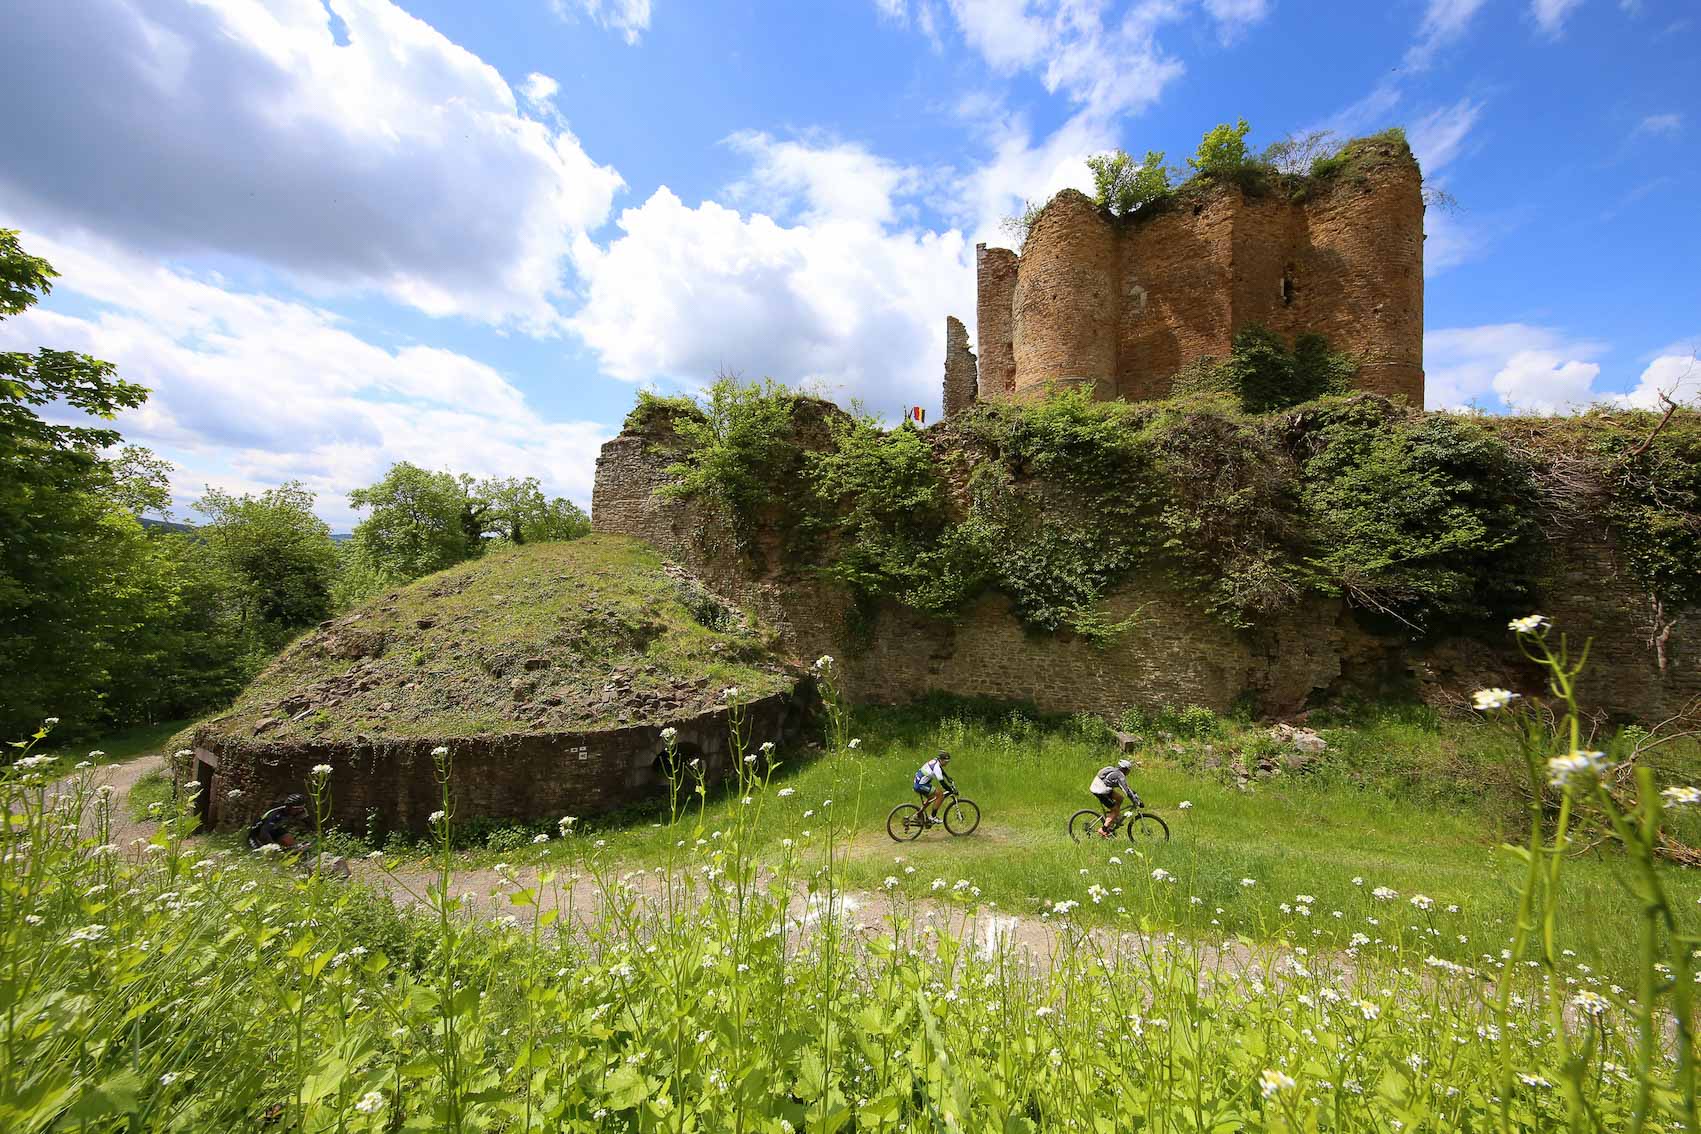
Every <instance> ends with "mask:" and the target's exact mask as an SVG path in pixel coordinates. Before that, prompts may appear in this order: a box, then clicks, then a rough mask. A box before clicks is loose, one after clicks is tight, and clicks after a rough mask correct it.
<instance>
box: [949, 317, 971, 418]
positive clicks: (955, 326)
mask: <svg viewBox="0 0 1701 1134" xmlns="http://www.w3.org/2000/svg"><path fill="white" fill-rule="evenodd" d="M978 385H979V378H978V375H977V373H976V368H975V356H974V352H973V351H971V350H970V349H969V329H968V328H967V327H965V326H963V321H962V320H961V319H958V318H957V317H956V316H955V315H947V316H945V416H947V417H949V416H950V415H951V414H954V413H960V412H962V411H963V410H966V409H968V408H969V407H970V406H972V405H974V404H975V388H976V387H977V386H978Z"/></svg>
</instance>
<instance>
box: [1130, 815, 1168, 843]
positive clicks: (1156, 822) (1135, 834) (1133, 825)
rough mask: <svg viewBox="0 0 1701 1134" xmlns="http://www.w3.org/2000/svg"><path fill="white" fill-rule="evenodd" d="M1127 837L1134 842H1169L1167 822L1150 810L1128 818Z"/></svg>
mask: <svg viewBox="0 0 1701 1134" xmlns="http://www.w3.org/2000/svg"><path fill="white" fill-rule="evenodd" d="M1128 839H1129V841H1130V842H1135V843H1167V842H1169V824H1168V823H1165V822H1164V821H1163V820H1162V819H1160V818H1159V817H1158V816H1156V815H1153V814H1152V813H1151V812H1150V811H1142V812H1141V813H1140V814H1138V815H1136V816H1134V817H1133V818H1131V819H1130V820H1128Z"/></svg>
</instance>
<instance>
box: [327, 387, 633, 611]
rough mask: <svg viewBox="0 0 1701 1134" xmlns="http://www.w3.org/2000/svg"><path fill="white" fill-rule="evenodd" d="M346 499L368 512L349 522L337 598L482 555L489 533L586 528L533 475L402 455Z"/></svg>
mask: <svg viewBox="0 0 1701 1134" xmlns="http://www.w3.org/2000/svg"><path fill="white" fill-rule="evenodd" d="M636 412H637V411H634V413H636ZM349 503H350V504H351V505H352V506H353V507H355V508H360V509H369V510H370V514H369V515H368V516H367V517H366V519H364V520H362V521H361V522H360V523H359V524H357V525H355V529H354V540H353V543H354V552H353V555H352V557H351V558H349V559H348V560H347V562H346V567H347V569H348V570H349V572H350V574H349V576H348V579H347V581H346V583H344V584H343V585H342V586H340V587H339V591H338V593H339V598H340V599H342V600H343V601H342V603H341V605H344V606H346V605H347V604H348V603H349V602H353V601H358V600H359V599H360V598H363V597H365V596H367V595H370V594H374V593H376V592H377V591H379V590H382V589H383V588H385V587H387V586H391V585H394V584H396V583H400V582H406V581H407V580H409V579H417V578H419V577H420V576H422V575H429V574H431V573H433V572H435V571H441V570H443V569H444V568H446V567H451V566H453V565H454V564H456V563H460V562H463V561H464V560H467V559H471V558H474V557H475V556H478V555H481V554H483V552H484V550H485V546H486V545H487V544H488V543H490V542H492V541H493V540H495V541H505V542H508V543H514V544H521V543H550V542H557V541H561V540H569V539H578V538H580V537H581V536H584V535H586V534H588V533H589V532H590V530H591V521H590V517H588V516H586V515H585V513H584V511H583V510H582V509H580V508H579V506H578V505H576V504H574V503H573V502H572V501H570V500H566V499H563V498H560V497H557V498H555V499H553V500H551V499H548V498H546V497H545V496H544V494H543V488H542V485H541V484H540V483H539V482H538V480H537V478H536V477H487V478H486V479H484V480H474V479H473V478H472V477H471V476H468V475H467V474H465V473H462V474H460V475H459V476H457V475H456V474H454V473H451V472H447V471H442V472H428V471H426V470H425V469H422V468H420V467H419V466H417V465H414V464H411V463H409V462H407V461H399V462H397V463H396V464H394V465H392V466H391V467H390V471H389V472H387V473H386V474H384V479H383V480H381V481H379V482H378V483H377V484H373V485H369V486H368V487H366V488H357V489H355V490H354V491H353V492H351V493H349Z"/></svg>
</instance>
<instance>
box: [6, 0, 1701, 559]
mask: <svg viewBox="0 0 1701 1134" xmlns="http://www.w3.org/2000/svg"><path fill="white" fill-rule="evenodd" d="M0 19H3V20H4V22H5V24H6V25H7V28H6V31H7V33H8V34H6V35H4V36H0V66H4V68H5V69H6V72H7V73H8V74H9V75H11V76H13V77H14V78H15V79H16V80H17V81H16V82H14V84H13V89H14V91H15V92H18V93H17V96H16V99H15V105H13V106H12V107H10V108H9V113H8V114H7V115H6V116H5V118H4V119H3V120H0V155H3V156H0V225H5V226H7V227H17V228H21V229H22V230H23V231H24V239H25V242H26V246H27V247H30V248H31V249H33V250H35V251H37V252H39V253H41V254H45V255H47V256H48V257H49V258H50V259H51V260H53V262H54V263H55V264H56V265H57V266H58V267H59V268H60V270H61V272H62V273H63V278H62V279H61V281H60V284H59V287H58V289H57V290H56V291H55V293H54V295H53V297H52V298H51V299H50V300H49V301H48V302H47V303H44V304H43V305H41V307H39V308H37V309H36V310H35V311H33V312H31V313H29V314H28V315H26V316H23V317H20V318H17V319H13V320H10V321H8V322H7V323H5V324H0V346H4V347H7V348H9V349H10V348H15V347H22V348H25V349H28V348H33V347H36V346H41V345H51V346H55V347H60V348H67V349H79V350H87V351H90V352H92V353H95V354H97V355H99V356H101V357H103V358H107V359H110V360H112V361H113V362H115V363H117V364H118V366H119V367H120V370H121V372H122V373H123V374H125V375H126V376H127V377H130V378H132V379H135V380H138V381H142V382H144V383H146V384H147V385H149V386H150V387H152V388H153V389H154V391H155V393H154V396H153V397H152V399H151V400H150V402H149V404H148V405H147V406H146V407H144V408H143V409H141V410H139V411H136V412H134V413H132V414H129V415H127V416H126V417H125V418H124V419H123V420H122V421H121V423H120V424H121V427H122V428H123V429H124V431H125V433H126V435H127V436H129V437H130V438H131V439H133V440H136V441H138V442H141V443H144V444H147V445H150V446H151V447H153V448H155V449H157V450H158V451H159V452H161V453H162V454H163V455H165V456H167V457H168V458H170V459H171V460H172V461H174V462H175V463H176V464H177V466H178V474H177V479H176V488H177V493H178V496H179V498H180V500H181V501H182V502H183V503H184V504H187V502H188V501H190V500H192V499H194V498H195V497H196V496H197V495H199V493H200V491H201V488H202V486H203V485H206V484H209V483H211V484H218V485H221V486H224V487H229V488H233V489H237V490H254V489H259V488H264V487H269V486H271V485H273V484H276V483H278V482H280V481H282V480H285V479H299V480H302V481H304V482H305V483H306V484H307V485H308V486H309V487H311V488H312V489H314V490H315V491H316V492H317V493H319V506H320V512H321V514H322V515H324V516H325V517H326V519H327V520H329V521H330V522H331V523H332V525H333V526H334V527H337V528H338V529H346V528H347V527H349V526H350V525H351V524H352V523H353V522H354V520H355V518H356V517H355V516H354V514H353V513H351V512H350V510H349V509H348V507H347V501H346V495H347V492H348V491H349V489H351V488H354V487H357V486H359V485H361V484H365V483H369V482H370V481H372V480H374V479H376V478H377V477H378V476H380V475H382V473H383V470H384V469H385V468H386V467H387V466H388V465H389V464H390V463H391V462H392V461H396V460H403V459H406V460H412V461H415V462H416V463H420V464H423V465H426V466H430V467H449V468H453V469H455V470H457V471H469V472H473V473H477V474H481V475H488V474H516V475H535V476H538V477H539V478H540V479H542V480H543V481H544V482H545V484H546V486H547V487H548V488H549V489H550V490H552V491H554V492H559V493H562V494H565V495H568V496H570V497H572V498H573V499H575V500H577V501H579V502H580V503H581V504H586V505H588V504H589V496H590V486H591V480H592V476H593V472H594V463H595V458H596V450H597V446H598V445H599V444H600V443H601V442H602V441H603V440H605V439H606V438H607V437H609V436H611V435H612V433H613V432H614V431H615V430H616V429H617V428H618V425H619V421H620V418H621V416H622V415H623V414H624V412H625V410H626V409H627V408H628V407H629V406H630V404H631V401H632V399H633V396H634V393H635V391H636V389H638V388H639V387H640V386H642V385H647V386H650V387H654V388H659V389H663V390H668V391H672V390H680V389H694V388H696V387H698V386H700V385H701V384H702V383H704V382H705V381H707V380H709V379H710V378H712V376H713V375H714V374H715V373H716V371H717V370H721V369H725V370H728V371H736V372H741V373H743V374H745V375H747V376H750V377H756V376H761V375H769V376H772V377H774V378H777V379H780V380H782V381H785V382H788V383H793V384H797V383H805V382H807V383H809V384H811V385H812V386H813V387H814V388H816V389H818V390H820V391H823V392H826V393H828V394H829V395H831V396H834V397H837V398H840V399H841V400H848V399H850V398H860V399H862V400H863V402H864V403H865V404H866V405H867V406H868V407H869V408H871V409H873V410H876V411H877V412H882V413H885V414H887V415H889V416H895V415H896V414H897V412H898V411H899V408H900V407H901V406H904V405H907V404H911V403H919V404H922V405H925V406H928V407H929V408H930V410H931V411H932V412H937V404H938V397H939V392H938V390H939V376H940V372H941V366H942V360H943V319H944V316H945V315H946V314H956V315H959V316H961V317H963V318H964V319H965V320H968V321H971V323H972V318H973V315H974V282H973V269H972V258H973V247H974V244H975V242H976V241H980V240H985V241H989V242H992V243H1004V242H1005V240H1004V238H1003V237H1002V234H1001V233H1000V231H999V220H1000V218H1001V217H1003V216H1004V215H1006V214H1008V213H1010V212H1012V211H1015V209H1016V208H1017V207H1018V205H1019V203H1020V202H1021V201H1022V200H1023V199H1025V198H1032V199H1043V198H1044V197H1045V196H1047V195H1049V194H1050V193H1051V192H1054V191H1055V190H1057V189H1059V188H1062V187H1064V186H1066V185H1082V184H1084V183H1085V181H1086V174H1085V167H1084V165H1083V162H1082V159H1083V158H1084V157H1085V156H1086V155H1087V154H1089V153H1092V152H1096V151H1100V150H1104V149H1107V148H1111V147H1114V146H1122V147H1125V148H1127V149H1129V150H1132V151H1135V152H1136V153H1139V152H1144V151H1145V150H1146V149H1161V150H1165V151H1167V153H1168V155H1169V160H1170V161H1171V162H1172V163H1176V164H1179V163H1180V162H1181V161H1182V159H1183V158H1184V157H1185V155H1186V154H1187V153H1189V152H1190V151H1191V150H1192V148H1193V146H1194V145H1195V144H1196V143H1197V141H1198V138H1199V135H1200V134H1201V133H1203V132H1204V131H1205V130H1206V129H1208V128H1209V127H1211V126H1212V125H1214V124H1216V123H1218V122H1222V121H1229V120H1233V119H1235V118H1238V117H1245V118H1246V119H1248V120H1249V121H1250V122H1251V123H1252V126H1253V136H1252V140H1253V142H1254V143H1255V144H1256V145H1259V146H1261V145H1263V144H1265V143H1267V142H1269V141H1272V140H1275V139H1278V138H1280V137H1282V136H1283V135H1286V134H1288V133H1290V132H1293V131H1301V130H1308V129H1317V128H1328V129H1334V130H1336V131H1337V132H1339V133H1340V134H1342V135H1343V136H1348V135H1353V134H1359V133H1366V132H1371V131H1375V130H1380V129H1382V128H1385V127H1387V126H1390V125H1403V126H1405V127H1406V129H1407V131H1408V134H1409V136H1410V137H1411V139H1412V142H1413V144H1414V147H1415V149H1416V150H1417V152H1418V156H1419V158H1420V160H1421V161H1422V163H1423V165H1424V170H1425V175H1426V179H1427V180H1428V182H1429V183H1430V184H1431V185H1432V186H1435V187H1438V188H1442V189H1445V190H1446V191H1447V192H1449V193H1451V194H1453V195H1454V197H1456V198H1457V200H1458V201H1459V204H1460V206H1461V207H1460V208H1459V209H1458V210H1457V211H1455V212H1448V213H1437V212H1432V213H1431V215H1430V217H1429V218H1428V221H1427V228H1428V231H1429V240H1428V242H1427V245H1426V271H1427V277H1428V279H1427V295H1426V320H1425V322H1426V339H1425V365H1426V370H1427V374H1428V389H1429V402H1430V405H1431V406H1432V407H1436V408H1439V407H1450V406H1458V405H1466V404H1470V405H1476V406H1479V407H1482V408H1484V409H1487V410H1490V411H1494V412H1508V411H1516V410H1523V411H1535V412H1554V411H1563V410H1566V409H1569V408H1571V407H1574V406H1578V405H1582V404H1586V403H1588V402H1591V401H1613V402H1617V403H1619V404H1641V405H1648V404H1653V403H1654V401H1655V398H1656V392H1657V391H1660V390H1675V391H1676V393H1677V394H1678V395H1679V396H1680V397H1684V398H1686V399H1688V400H1696V399H1697V398H1701V376H1698V375H1697V374H1696V373H1692V372H1691V370H1690V360H1691V355H1692V353H1693V351H1694V350H1695V348H1696V347H1697V346H1701V302H1698V300H1701V283H1698V282H1697V280H1698V275H1697V270H1696V267H1697V264H1698V263H1701V225H1698V224H1697V221H1698V220H1701V216H1698V215H1697V214H1698V211H1701V208H1698V204H1697V202H1698V201H1701V194H1698V193H1697V192H1696V190H1695V186H1696V185H1697V184H1701V149H1698V146H1697V140H1698V138H1701V66H1698V65H1697V64H1698V63H1701V11H1697V10H1696V8H1695V6H1694V4H1693V3H1691V2H1689V0H1663V2H1662V0H1386V2H1383V3H1375V4H1372V3H1364V2H1354V3H1346V2H1341V3H1323V2H1321V0H1134V2H1132V3H1113V2H1110V0H831V2H826V0H823V2H819V3H803V2H797V3H756V2H753V0H746V2H739V3H707V2H693V3H689V4H687V3H682V2H678V0H504V2H502V3H476V4H475V3H468V2H465V0H429V2H428V0H403V2H402V3H400V4H396V3H392V2H390V0H21V6H12V7H11V8H10V10H9V11H8V14H7V15H6V16H5V17H0ZM68 77H74V80H68Z"/></svg>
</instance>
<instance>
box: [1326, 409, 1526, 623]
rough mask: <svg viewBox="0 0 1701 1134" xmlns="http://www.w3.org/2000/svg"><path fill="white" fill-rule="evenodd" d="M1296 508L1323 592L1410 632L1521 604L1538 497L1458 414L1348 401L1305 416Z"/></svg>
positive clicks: (1501, 446)
mask: <svg viewBox="0 0 1701 1134" xmlns="http://www.w3.org/2000/svg"><path fill="white" fill-rule="evenodd" d="M1307 424H1308V426H1309V427H1310V433H1309V436H1308V437H1307V439H1306V442H1305V448H1306V451H1307V455H1306V456H1305V458H1304V461H1303V481H1304V483H1303V489H1302V491H1303V503H1304V510H1305V515H1306V519H1307V523H1308V525H1309V526H1310V529H1311V531H1312V535H1313V543H1314V550H1313V551H1312V553H1311V554H1310V556H1309V557H1308V559H1307V567H1308V568H1309V569H1310V570H1311V571H1312V572H1314V585H1315V586H1317V587H1318V588H1320V589H1321V590H1322V591H1323V592H1324V593H1326V594H1341V595H1345V596H1346V597H1347V598H1348V599H1349V600H1351V601H1352V602H1354V603H1356V604H1358V605H1361V606H1363V607H1366V608H1368V609H1370V610H1373V611H1381V612H1384V613H1387V614H1391V615H1393V616H1395V617H1397V618H1399V619H1401V620H1402V621H1406V622H1410V623H1414V624H1418V625H1422V624H1424V623H1425V622H1426V621H1427V620H1429V619H1430V618H1432V617H1434V616H1443V617H1452V618H1477V617H1481V616H1484V615H1487V614H1489V613H1490V612H1495V613H1500V612H1504V611H1506V610H1507V609H1508V608H1509V607H1510V606H1511V605H1512V604H1514V603H1516V602H1518V601H1520V600H1522V599H1524V598H1526V597H1527V596H1528V594H1529V591H1530V585H1531V579H1532V577H1533V573H1534V568H1535V563H1534V562H1533V557H1534V556H1535V554H1536V544H1537V539H1538V534H1539V533H1538V529H1537V528H1536V525H1535V520H1534V514H1535V510H1536V505H1537V503H1538V499H1539V497H1538V491H1537V485H1536V482H1535V477H1534V469H1533V468H1532V467H1531V465H1530V464H1529V462H1528V461H1526V460H1525V459H1524V458H1523V457H1521V456H1520V455H1518V454H1517V453H1516V452H1514V451H1513V450H1512V449H1511V448H1510V447H1509V446H1507V445H1506V444H1505V443H1504V442H1502V441H1500V440H1499V439H1498V438H1496V437H1495V436H1494V435H1493V434H1491V433H1490V432H1488V431H1487V430H1485V429H1484V428H1482V427H1481V426H1479V425H1477V424H1475V423H1473V422H1470V421H1467V420H1463V419H1460V418H1452V417H1441V416H1431V417H1421V418H1417V419H1409V418H1406V417H1403V416H1398V415H1393V414H1391V413H1390V410H1389V409H1388V407H1387V404H1386V403H1383V402H1379V401H1377V400H1374V399H1369V398H1350V399H1344V400H1340V401H1336V402H1332V403H1326V404H1324V405H1323V406H1321V407H1320V408H1319V409H1318V410H1317V411H1316V417H1315V420H1314V421H1312V422H1308V423H1307Z"/></svg>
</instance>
